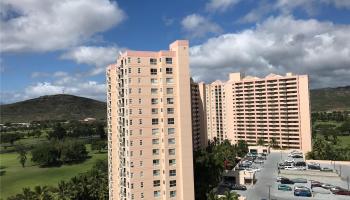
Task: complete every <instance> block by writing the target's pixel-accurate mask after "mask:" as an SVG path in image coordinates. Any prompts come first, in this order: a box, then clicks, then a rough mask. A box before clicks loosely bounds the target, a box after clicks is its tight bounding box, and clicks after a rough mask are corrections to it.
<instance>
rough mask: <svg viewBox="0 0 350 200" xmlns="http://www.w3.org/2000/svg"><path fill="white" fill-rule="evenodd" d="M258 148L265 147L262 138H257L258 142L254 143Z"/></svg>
mask: <svg viewBox="0 0 350 200" xmlns="http://www.w3.org/2000/svg"><path fill="white" fill-rule="evenodd" d="M256 144H257V145H258V146H264V145H265V141H264V138H262V137H261V138H259V139H258V142H257V143H256Z"/></svg>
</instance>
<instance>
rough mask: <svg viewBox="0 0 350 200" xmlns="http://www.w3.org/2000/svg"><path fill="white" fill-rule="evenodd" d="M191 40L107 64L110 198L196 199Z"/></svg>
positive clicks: (130, 53)
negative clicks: (163, 49) (164, 49)
mask: <svg viewBox="0 0 350 200" xmlns="http://www.w3.org/2000/svg"><path fill="white" fill-rule="evenodd" d="M188 51H189V46H188V41H185V40H178V41H175V42H173V43H172V44H170V49H169V51H159V52H151V51H129V50H128V51H125V52H124V53H122V54H120V55H119V58H118V60H117V63H116V64H112V65H110V66H109V67H108V68H107V87H108V88H107V90H108V92H107V102H108V103H107V106H108V149H109V151H108V158H109V191H110V196H109V198H110V199H111V200H112V199H113V200H120V199H121V200H126V199H128V200H129V199H130V200H131V199H137V200H138V199H145V200H150V199H161V200H168V199H169V200H173V199H174V200H175V199H176V200H193V199H194V182H193V160H192V159H193V158H192V125H191V122H192V120H191V88H190V75H189V62H188V57H189V56H188Z"/></svg>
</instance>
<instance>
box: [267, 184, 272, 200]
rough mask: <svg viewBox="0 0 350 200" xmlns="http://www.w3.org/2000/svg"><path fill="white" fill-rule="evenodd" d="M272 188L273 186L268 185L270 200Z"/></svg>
mask: <svg viewBox="0 0 350 200" xmlns="http://www.w3.org/2000/svg"><path fill="white" fill-rule="evenodd" d="M271 186H272V185H267V187H269V200H271Z"/></svg>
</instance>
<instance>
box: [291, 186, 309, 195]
mask: <svg viewBox="0 0 350 200" xmlns="http://www.w3.org/2000/svg"><path fill="white" fill-rule="evenodd" d="M294 196H301V197H311V196H312V193H311V191H310V189H309V188H307V187H304V186H295V187H294Z"/></svg>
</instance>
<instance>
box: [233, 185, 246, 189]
mask: <svg viewBox="0 0 350 200" xmlns="http://www.w3.org/2000/svg"><path fill="white" fill-rule="evenodd" d="M231 189H232V190H247V187H246V186H245V185H233V186H232V187H231Z"/></svg>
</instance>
